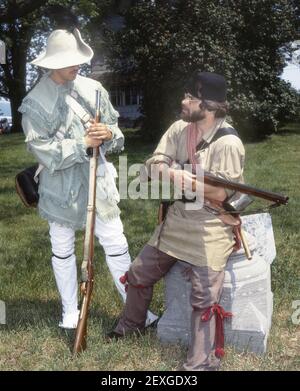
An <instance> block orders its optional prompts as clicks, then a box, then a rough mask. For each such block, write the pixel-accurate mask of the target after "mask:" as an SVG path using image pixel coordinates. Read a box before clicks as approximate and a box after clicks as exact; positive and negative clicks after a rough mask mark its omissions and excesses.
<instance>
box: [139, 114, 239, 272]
mask: <svg viewBox="0 0 300 391" xmlns="http://www.w3.org/2000/svg"><path fill="white" fill-rule="evenodd" d="M187 127H188V123H187V122H184V121H182V120H180V121H177V122H175V123H174V124H173V125H171V127H170V128H169V129H168V130H167V132H166V133H165V134H164V135H163V137H162V138H161V140H160V142H159V144H158V146H157V148H156V149H155V151H154V153H153V156H152V157H151V158H150V159H148V160H147V161H146V166H147V168H148V170H150V166H151V165H152V164H156V163H161V162H165V163H167V164H168V165H169V166H170V165H171V164H172V163H173V162H174V161H177V162H179V163H180V164H184V163H186V162H187V161H188V151H187ZM223 127H226V128H227V127H231V125H230V124H229V123H227V122H226V121H225V120H218V121H217V124H216V126H215V127H214V128H213V129H211V130H210V131H208V132H206V133H205V134H204V135H203V138H204V139H205V140H206V141H207V142H208V143H209V142H210V141H211V140H212V138H213V136H214V135H215V133H216V132H217V130H218V129H219V128H223ZM195 157H196V159H197V161H198V162H199V163H200V164H201V167H202V168H203V169H204V170H205V171H209V172H211V173H212V174H214V175H216V176H218V177H222V178H224V179H227V180H231V181H235V182H239V183H243V167H244V159H245V150H244V147H243V144H242V142H241V140H240V139H239V138H238V137H237V136H234V135H226V136H223V137H220V138H219V139H217V140H216V141H214V142H212V143H211V144H209V146H208V147H207V148H206V149H204V150H200V151H197V152H196V154H195ZM185 205H186V204H184V203H183V202H182V201H179V200H178V201H175V202H174V204H172V206H171V207H170V208H169V210H168V214H167V216H166V218H165V221H164V222H163V223H162V224H161V225H159V226H158V227H157V228H156V230H155V232H154V234H153V236H152V237H151V239H150V240H149V242H148V244H149V245H151V246H154V247H157V248H158V249H159V250H161V251H163V252H165V253H167V254H169V255H171V256H173V257H175V258H178V259H181V260H183V261H186V262H188V263H190V264H193V265H197V266H209V267H211V268H212V269H213V270H215V271H221V270H223V269H224V267H225V265H226V262H227V259H228V257H229V255H230V254H231V252H232V249H233V245H234V243H235V241H234V236H233V232H232V227H231V226H229V225H226V224H224V223H223V222H222V221H221V220H220V219H219V218H217V217H216V216H215V215H213V214H212V213H210V212H208V211H207V210H206V209H205V208H201V209H199V210H186V207H185Z"/></svg>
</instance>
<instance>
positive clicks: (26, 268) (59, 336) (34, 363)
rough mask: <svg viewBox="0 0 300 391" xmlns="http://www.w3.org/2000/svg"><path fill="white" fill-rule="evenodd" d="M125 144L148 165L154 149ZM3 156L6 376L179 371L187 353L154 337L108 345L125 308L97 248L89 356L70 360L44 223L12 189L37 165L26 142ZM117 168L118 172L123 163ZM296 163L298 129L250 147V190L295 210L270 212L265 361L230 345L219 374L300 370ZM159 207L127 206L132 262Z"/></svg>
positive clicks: (0, 336) (2, 351)
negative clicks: (284, 200) (280, 198)
mask: <svg viewBox="0 0 300 391" xmlns="http://www.w3.org/2000/svg"><path fill="white" fill-rule="evenodd" d="M127 136H128V137H127V143H126V148H125V151H124V153H123V155H125V154H127V155H128V160H129V164H130V163H136V162H142V161H143V160H144V159H145V157H146V156H147V155H149V154H150V153H151V151H152V150H153V147H154V146H153V145H146V144H143V142H142V140H141V139H140V138H139V137H138V136H137V135H136V134H134V133H133V132H128V133H127ZM0 153H1V160H0V161H1V170H0V249H1V250H0V282H1V284H0V299H1V300H2V301H4V302H5V304H6V311H7V324H6V325H0V370H103V371H104V370H147V371H149V370H162V371H164V370H176V368H178V367H179V366H180V364H181V363H182V361H183V359H184V357H185V355H186V348H185V347H183V346H180V345H170V346H163V345H161V344H160V343H159V341H158V340H157V338H156V336H155V331H153V330H151V331H148V332H147V333H146V334H145V335H144V336H142V337H140V338H137V337H131V338H128V339H125V340H122V341H118V342H113V343H110V344H108V343H106V342H105V339H104V336H105V333H106V332H107V331H109V330H110V329H111V328H112V326H113V325H114V323H115V321H116V318H117V317H118V315H119V313H120V311H121V309H122V303H121V300H120V298H119V297H118V293H117V292H116V289H115V288H114V285H113V282H112V279H111V277H110V274H109V272H108V269H107V266H106V264H105V261H104V258H103V252H102V249H101V248H100V247H99V245H98V244H97V246H96V249H95V265H96V275H95V288H94V295H93V301H92V307H91V312H90V318H89V329H88V349H87V350H86V351H85V352H84V353H83V354H81V355H80V356H79V357H77V358H72V356H71V354H70V349H71V341H72V334H70V333H68V332H66V331H63V330H60V329H59V328H58V321H59V317H60V303H59V298H58V294H57V290H56V286H55V281H54V278H53V274H52V271H51V264H50V257H51V250H50V241H49V238H48V225H47V222H45V221H43V220H41V219H40V218H39V216H38V215H37V214H36V211H35V210H34V209H27V208H25V207H24V206H23V204H22V203H21V201H20V200H19V198H18V196H17V194H16V193H15V189H14V177H15V175H16V173H17V172H18V171H19V170H21V169H22V168H23V167H26V166H29V165H30V164H31V163H33V162H34V160H33V158H32V156H31V155H30V154H29V153H27V152H26V149H25V146H24V137H23V135H21V134H12V135H5V136H1V137H0ZM113 160H114V162H115V163H116V166H117V167H118V164H117V163H118V157H117V156H115V157H113ZM299 163H300V125H299V124H294V125H290V126H288V127H287V128H286V129H285V131H284V132H281V133H279V134H276V135H273V136H272V137H270V138H268V139H267V140H265V141H263V142H259V143H251V144H246V171H245V177H246V182H247V183H249V184H251V185H255V186H258V187H262V188H265V189H269V190H273V191H278V192H282V193H284V194H287V195H289V197H290V202H289V205H288V206H284V207H280V208H277V209H274V211H273V212H272V219H273V227H274V234H275V239H276V247H277V258H276V259H275V261H274V262H273V264H272V290H273V293H274V313H273V324H272V329H271V333H270V336H269V340H268V350H267V353H266V354H265V355H263V356H256V355H254V354H252V353H237V352H235V351H234V349H233V348H231V347H227V349H226V353H227V354H226V356H225V358H224V360H223V363H222V368H221V369H222V370H237V371H241V370H284V371H287V370H300V354H299V351H300V326H299V325H296V324H293V322H292V318H291V317H292V314H293V311H294V310H293V308H292V303H293V301H295V300H300V262H299V258H300V233H299V228H298V225H299V221H300V218H299V217H300V210H299V209H298V206H299V204H300V188H299V184H300V170H299V168H300V164H299ZM157 205H158V201H157V200H156V201H150V200H122V201H121V204H120V207H121V209H122V220H123V223H124V228H125V233H126V235H127V238H128V242H129V246H130V252H131V254H132V257H134V256H136V255H137V253H138V251H139V250H140V249H141V247H142V246H143V244H144V243H145V242H146V241H147V239H148V238H149V237H150V235H151V233H152V231H153V230H154V227H155V224H156V216H157ZM82 245H83V233H82V232H78V233H77V236H76V254H77V259H78V264H80V263H81V256H82V254H83V249H82ZM151 308H152V309H153V310H154V311H155V312H157V313H159V314H161V313H162V312H163V308H164V304H163V282H160V283H159V284H158V285H157V286H156V288H155V292H154V299H153V302H152V306H151ZM299 321H300V320H299ZM294 323H295V322H294ZM145 358H146V359H145Z"/></svg>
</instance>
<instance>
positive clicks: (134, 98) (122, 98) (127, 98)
mask: <svg viewBox="0 0 300 391" xmlns="http://www.w3.org/2000/svg"><path fill="white" fill-rule="evenodd" d="M110 100H111V103H112V105H113V106H118V107H120V106H132V105H140V104H141V101H142V97H141V95H140V92H139V90H138V89H137V88H136V87H125V88H122V89H121V88H118V87H116V88H112V89H111V91H110Z"/></svg>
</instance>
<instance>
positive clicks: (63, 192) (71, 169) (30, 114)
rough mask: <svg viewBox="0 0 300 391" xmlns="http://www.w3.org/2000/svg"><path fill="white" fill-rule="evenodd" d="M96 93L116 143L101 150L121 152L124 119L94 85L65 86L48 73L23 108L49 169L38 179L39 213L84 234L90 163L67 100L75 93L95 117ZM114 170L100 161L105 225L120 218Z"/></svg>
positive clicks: (32, 141)
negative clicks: (81, 229)
mask: <svg viewBox="0 0 300 391" xmlns="http://www.w3.org/2000/svg"><path fill="white" fill-rule="evenodd" d="M96 89H98V90H100V91H101V122H102V123H105V124H107V125H108V126H109V129H110V130H111V132H112V134H113V138H112V140H111V141H108V142H105V143H104V144H103V145H102V146H101V148H102V150H103V152H104V153H105V152H107V151H108V152H111V151H121V150H122V149H123V145H124V136H123V134H122V132H121V130H120V129H119V127H118V116H119V114H118V112H117V111H116V110H115V109H114V108H113V106H112V105H111V103H110V101H109V96H108V93H107V91H106V90H105V89H104V88H103V86H102V85H101V83H99V82H97V81H95V80H93V79H89V78H86V77H82V76H79V75H78V76H77V77H76V79H75V80H74V81H73V82H67V83H66V84H63V85H60V84H57V83H55V82H54V81H53V80H52V79H51V77H50V73H47V74H46V75H44V76H43V77H42V79H41V80H40V81H39V83H38V84H37V85H36V86H35V87H34V89H33V90H32V91H30V92H29V93H28V94H27V96H26V97H25V98H24V100H23V102H22V105H21V106H20V108H19V111H20V112H21V113H22V114H23V116H22V126H23V130H24V133H25V135H26V139H25V142H26V143H27V146H28V150H29V151H30V152H31V153H32V154H33V155H34V156H35V158H36V160H37V161H38V162H39V163H40V164H42V165H43V166H44V168H43V169H42V171H41V173H40V175H39V196H40V199H39V203H38V210H39V213H40V215H41V217H43V218H45V219H46V220H48V221H50V222H56V223H58V224H60V225H63V226H67V227H71V228H73V229H79V228H82V227H83V226H84V224H85V220H86V207H87V199H88V183H89V182H88V181H89V157H88V156H87V154H86V146H85V143H84V135H85V129H84V126H83V124H82V122H81V120H80V118H79V117H78V116H77V115H76V114H74V112H73V110H72V109H71V108H70V107H69V105H68V104H67V103H66V100H65V99H66V95H67V94H69V93H70V92H71V91H72V90H73V91H75V93H77V98H76V100H77V101H78V102H79V103H80V105H81V106H82V107H83V108H84V109H85V110H86V111H88V112H89V113H90V115H91V116H92V117H94V113H95V91H96ZM58 130H60V132H59V133H60V134H61V132H62V133H63V139H59V138H58V136H57V131H58ZM112 169H113V167H112V165H111V164H110V163H108V164H107V163H105V162H104V161H103V160H101V159H100V162H99V167H98V176H97V198H96V207H97V214H98V215H99V217H100V218H101V219H102V220H103V221H108V220H110V219H112V218H114V217H117V216H118V215H119V214H120V210H119V208H118V206H117V204H118V202H119V194H118V191H117V189H116V186H115V179H114V175H113V174H112Z"/></svg>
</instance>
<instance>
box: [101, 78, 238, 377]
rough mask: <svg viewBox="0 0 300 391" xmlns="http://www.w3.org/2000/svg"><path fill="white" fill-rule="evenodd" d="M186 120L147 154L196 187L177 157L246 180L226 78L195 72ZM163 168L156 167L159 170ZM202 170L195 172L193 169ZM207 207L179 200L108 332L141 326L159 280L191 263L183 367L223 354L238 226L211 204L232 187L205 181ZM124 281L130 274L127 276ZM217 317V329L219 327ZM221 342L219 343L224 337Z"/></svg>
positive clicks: (167, 173)
mask: <svg viewBox="0 0 300 391" xmlns="http://www.w3.org/2000/svg"><path fill="white" fill-rule="evenodd" d="M186 92H187V93H186V94H185V97H184V99H183V101H182V112H181V118H182V120H179V121H177V122H175V123H174V124H173V125H172V126H171V127H170V128H169V129H168V130H167V132H166V133H165V134H164V135H163V137H162V139H161V140H160V142H159V144H158V146H157V148H156V150H155V151H154V154H153V156H152V157H151V158H150V159H149V160H147V162H146V166H147V168H148V172H150V171H151V170H150V169H151V166H153V165H154V167H156V168H157V167H158V168H159V171H160V172H161V173H162V174H163V175H162V177H163V178H166V177H168V178H169V179H170V180H171V181H173V182H174V184H175V185H176V184H178V183H182V184H183V189H191V182H192V181H194V180H196V179H197V178H196V175H194V174H193V173H189V172H187V171H184V170H175V169H174V168H173V167H172V165H173V163H174V162H176V163H177V165H178V163H179V164H180V165H181V166H182V167H183V165H184V164H185V163H187V162H189V163H190V164H191V165H192V167H193V168H194V170H195V168H196V165H197V164H199V165H200V167H201V168H202V169H204V170H206V171H209V172H210V173H212V174H214V175H216V176H219V177H222V178H225V179H227V180H231V181H236V182H243V176H242V174H243V166H244V155H245V152H244V147H243V144H242V142H241V140H240V139H239V137H238V135H237V133H236V131H235V130H234V129H233V128H232V127H231V126H230V125H229V124H228V123H227V122H226V119H225V116H226V112H227V107H228V105H227V103H226V82H225V79H224V77H223V76H221V75H218V74H215V73H209V72H200V71H196V72H195V73H194V74H193V75H192V77H191V78H190V80H189V82H188V83H187V87H186ZM156 172H157V170H156ZM194 172H196V170H195V171H194ZM203 191H204V206H203V207H202V208H200V209H199V208H198V209H197V208H194V210H192V209H191V208H187V207H186V203H185V202H186V200H185V201H184V199H182V200H177V201H175V202H174V203H173V204H172V206H171V207H169V210H168V212H167V215H166V218H165V220H164V222H163V223H162V224H161V225H159V226H158V227H157V229H156V231H155V233H154V235H153V236H152V238H151V239H150V241H149V242H148V243H147V244H146V246H145V247H144V248H143V249H142V251H141V252H140V254H139V255H138V257H137V258H136V259H135V261H134V262H133V263H132V265H131V267H130V270H129V272H128V273H127V275H126V280H127V283H128V291H127V299H126V305H125V310H124V312H123V314H122V317H121V319H120V320H119V323H118V325H117V326H116V328H115V329H114V331H113V332H111V333H110V334H109V335H108V337H109V338H121V337H123V336H124V335H126V334H129V333H132V332H135V331H137V330H143V328H144V326H145V320H146V313H147V308H148V306H149V304H150V302H151V298H152V292H153V285H154V284H155V283H156V282H157V281H158V280H160V278H162V277H163V276H164V275H165V274H166V273H167V272H168V271H169V269H170V268H171V267H172V265H174V263H175V262H176V261H177V260H181V261H184V262H186V270H185V275H186V277H187V279H188V280H190V281H191V284H192V293H191V297H190V302H191V305H192V308H193V312H192V320H191V343H190V346H189V350H188V355H187V359H186V362H185V364H184V365H183V369H184V370H194V371H200V370H215V369H217V368H218V366H219V363H220V357H221V356H222V355H223V354H224V351H223V347H222V341H220V340H219V338H220V337H221V336H222V331H223V330H222V328H220V325H221V327H222V326H223V325H222V322H223V318H224V317H226V316H228V315H229V314H227V313H225V312H224V310H223V308H222V307H221V306H220V305H219V304H218V302H219V299H220V296H221V292H222V287H223V280H224V268H225V266H226V262H227V259H228V257H229V255H230V254H231V252H232V250H233V247H234V245H235V240H234V239H235V238H234V233H233V228H234V226H237V225H238V224H239V221H238V220H237V219H235V218H231V216H230V217H229V216H228V215H223V216H216V215H214V214H213V213H211V211H212V209H210V208H211V207H212V206H213V205H214V204H215V205H220V203H222V201H224V200H225V199H226V197H227V196H228V195H230V191H228V190H224V189H223V188H219V187H214V186H210V185H206V184H204V185H203ZM123 280H125V278H124V279H123ZM216 322H217V325H218V327H217V328H216ZM220 342H221V343H220Z"/></svg>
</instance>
